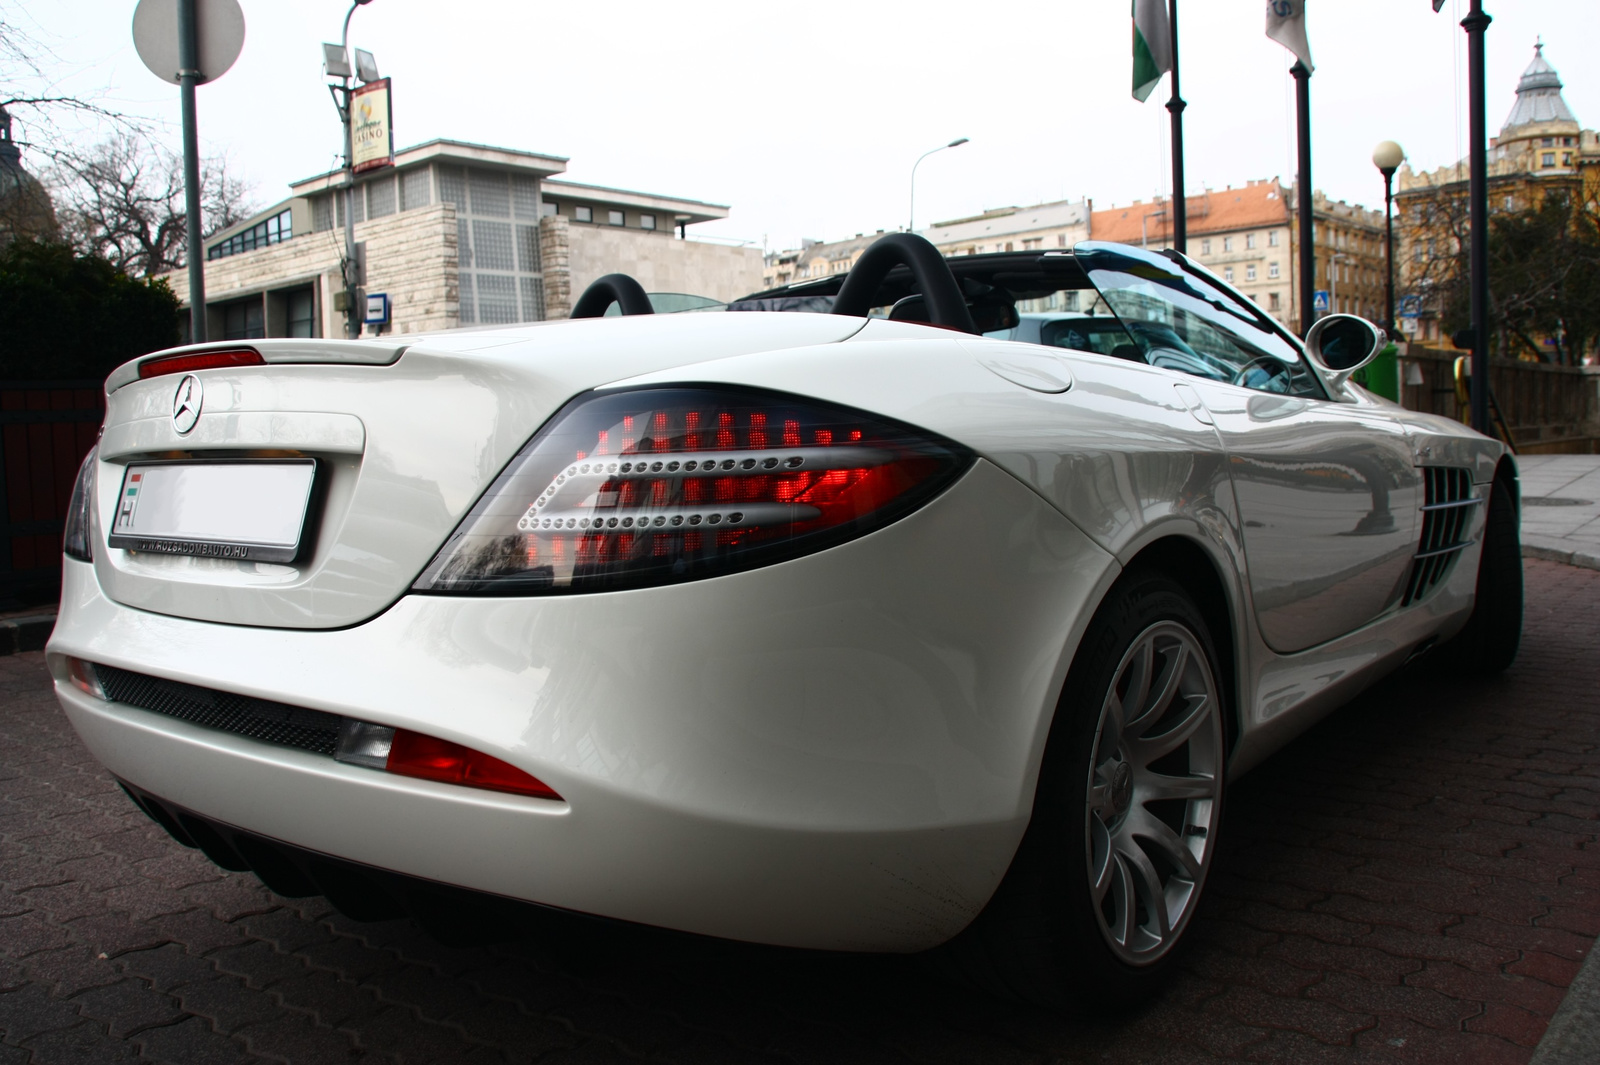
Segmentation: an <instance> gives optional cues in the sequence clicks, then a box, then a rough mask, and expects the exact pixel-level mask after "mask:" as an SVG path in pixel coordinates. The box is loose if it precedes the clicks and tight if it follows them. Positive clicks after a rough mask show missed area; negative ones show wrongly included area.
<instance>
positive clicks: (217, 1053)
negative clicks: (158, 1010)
mask: <svg viewBox="0 0 1600 1065" xmlns="http://www.w3.org/2000/svg"><path fill="white" fill-rule="evenodd" d="M133 1042H134V1043H135V1045H137V1046H138V1047H139V1050H140V1056H141V1057H142V1058H143V1060H145V1061H148V1062H160V1063H162V1065H234V1063H236V1062H237V1063H240V1065H243V1063H245V1062H250V1061H259V1060H260V1059H259V1058H254V1057H253V1056H252V1055H251V1054H250V1053H249V1052H248V1051H247V1050H246V1049H245V1048H244V1047H243V1046H242V1045H240V1043H239V1042H238V1041H237V1040H233V1039H229V1038H228V1037H227V1036H225V1035H219V1034H218V1033H216V1032H214V1031H212V1030H211V1028H210V1027H209V1026H208V1025H207V1024H206V1022H205V1021H203V1020H201V1019H200V1018H199V1017H190V1018H189V1019H187V1020H185V1021H182V1022H180V1023H178V1024H170V1025H166V1026H165V1027H162V1028H150V1029H146V1030H145V1031H143V1032H140V1033H139V1034H138V1035H137V1036H135V1037H134V1039H133ZM305 1060H307V1061H310V1060H312V1059H309V1058H308V1059H305Z"/></svg>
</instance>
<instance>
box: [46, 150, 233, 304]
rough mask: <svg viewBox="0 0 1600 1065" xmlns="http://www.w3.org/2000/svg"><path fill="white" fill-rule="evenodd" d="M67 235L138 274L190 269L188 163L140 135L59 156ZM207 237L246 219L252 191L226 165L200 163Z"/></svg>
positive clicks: (59, 209) (57, 175)
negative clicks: (79, 153)
mask: <svg viewBox="0 0 1600 1065" xmlns="http://www.w3.org/2000/svg"><path fill="white" fill-rule="evenodd" d="M52 177H53V178H54V184H55V186H56V189H57V199H58V203H57V214H58V217H59V218H60V221H61V227H62V231H63V234H64V236H65V238H66V239H67V241H68V242H70V243H71V244H73V245H74V246H75V247H76V248H77V249H78V250H79V251H80V252H84V253H88V254H95V255H100V256H104V257H105V258H106V259H109V260H110V261H111V263H112V264H113V265H114V266H116V267H117V268H118V269H120V270H122V271H124V272H126V273H128V274H130V275H133V276H149V275H151V274H159V273H164V272H166V271H168V270H175V269H178V268H180V267H182V266H183V265H184V264H185V252H186V250H187V241H188V225H187V219H186V217H185V215H184V197H183V192H184V190H183V160H182V158H181V157H179V156H177V155H175V154H173V153H172V152H170V151H168V150H166V149H165V148H162V147H161V146H159V145H157V144H154V143H152V142H151V141H149V140H147V139H146V138H143V137H139V136H135V135H124V136H119V137H114V138H112V139H111V140H108V141H105V142H103V143H101V144H99V145H97V146H95V147H94V148H93V149H91V150H90V151H88V152H87V153H85V154H84V155H82V156H73V157H66V158H62V159H61V160H60V161H59V162H58V164H57V167H56V169H55V171H54V172H53V173H52ZM200 187H201V192H200V200H201V218H202V230H201V232H202V235H204V236H209V235H211V234H212V233H215V232H217V231H218V230H220V229H225V228H227V227H228V226H231V225H233V224H234V223H235V222H239V221H242V220H243V219H245V218H247V217H249V215H250V213H251V210H252V204H251V197H250V193H249V189H248V187H247V186H246V185H245V184H244V182H242V181H240V180H239V179H238V178H236V177H234V176H233V175H231V174H229V173H228V169H227V161H226V160H225V159H220V158H214V159H207V160H204V161H203V162H202V166H201V172H200Z"/></svg>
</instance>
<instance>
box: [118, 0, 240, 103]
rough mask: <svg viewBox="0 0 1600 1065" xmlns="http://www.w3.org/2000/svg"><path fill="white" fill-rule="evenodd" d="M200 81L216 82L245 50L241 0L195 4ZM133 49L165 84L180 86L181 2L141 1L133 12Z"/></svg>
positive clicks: (206, 0) (198, 0)
mask: <svg viewBox="0 0 1600 1065" xmlns="http://www.w3.org/2000/svg"><path fill="white" fill-rule="evenodd" d="M194 6H195V22H196V24H197V27H196V29H197V34H196V35H197V37H198V40H197V41H196V44H197V45H198V47H197V48H196V51H197V52H198V53H199V56H200V77H199V80H200V81H202V82H205V81H216V80H217V79H218V78H220V77H222V75H224V74H226V73H227V72H228V68H229V67H231V66H233V62H234V60H236V59H238V58H239V53H240V51H242V50H243V49H244V12H243V11H241V10H240V9H239V0H194ZM133 47H134V49H135V50H136V51H138V53H139V58H140V59H142V60H144V65H145V66H147V67H149V68H150V73H152V74H154V75H155V76H156V77H158V78H160V79H161V80H162V81H166V82H170V83H171V84H173V85H176V84H178V68H179V66H180V65H181V64H180V63H179V60H178V0H139V6H138V7H137V8H135V9H134V12H133Z"/></svg>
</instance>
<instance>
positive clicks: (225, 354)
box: [139, 348, 267, 379]
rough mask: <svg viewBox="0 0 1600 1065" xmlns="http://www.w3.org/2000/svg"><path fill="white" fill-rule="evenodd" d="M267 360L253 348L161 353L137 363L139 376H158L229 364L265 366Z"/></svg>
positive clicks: (219, 367) (223, 366)
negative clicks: (156, 356) (157, 356)
mask: <svg viewBox="0 0 1600 1065" xmlns="http://www.w3.org/2000/svg"><path fill="white" fill-rule="evenodd" d="M266 362H267V360H265V359H263V358H262V357H261V353H260V352H259V351H256V350H255V349H254V348H238V349H236V350H231V351H197V352H195V353H193V354H185V355H163V356H161V357H160V358H158V359H146V360H145V361H144V362H141V363H140V364H139V377H140V378H141V379H142V378H147V377H160V376H162V375H163V374H169V373H194V372H195V371H196V370H216V369H222V368H225V367H229V366H265V365H266Z"/></svg>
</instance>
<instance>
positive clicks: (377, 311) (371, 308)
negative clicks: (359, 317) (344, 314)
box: [365, 292, 389, 325]
mask: <svg viewBox="0 0 1600 1065" xmlns="http://www.w3.org/2000/svg"><path fill="white" fill-rule="evenodd" d="M365 321H366V323H367V324H368V325H383V324H385V323H386V322H388V321H389V294H388V293H387V292H372V293H368V295H367V317H366V319H365Z"/></svg>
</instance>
